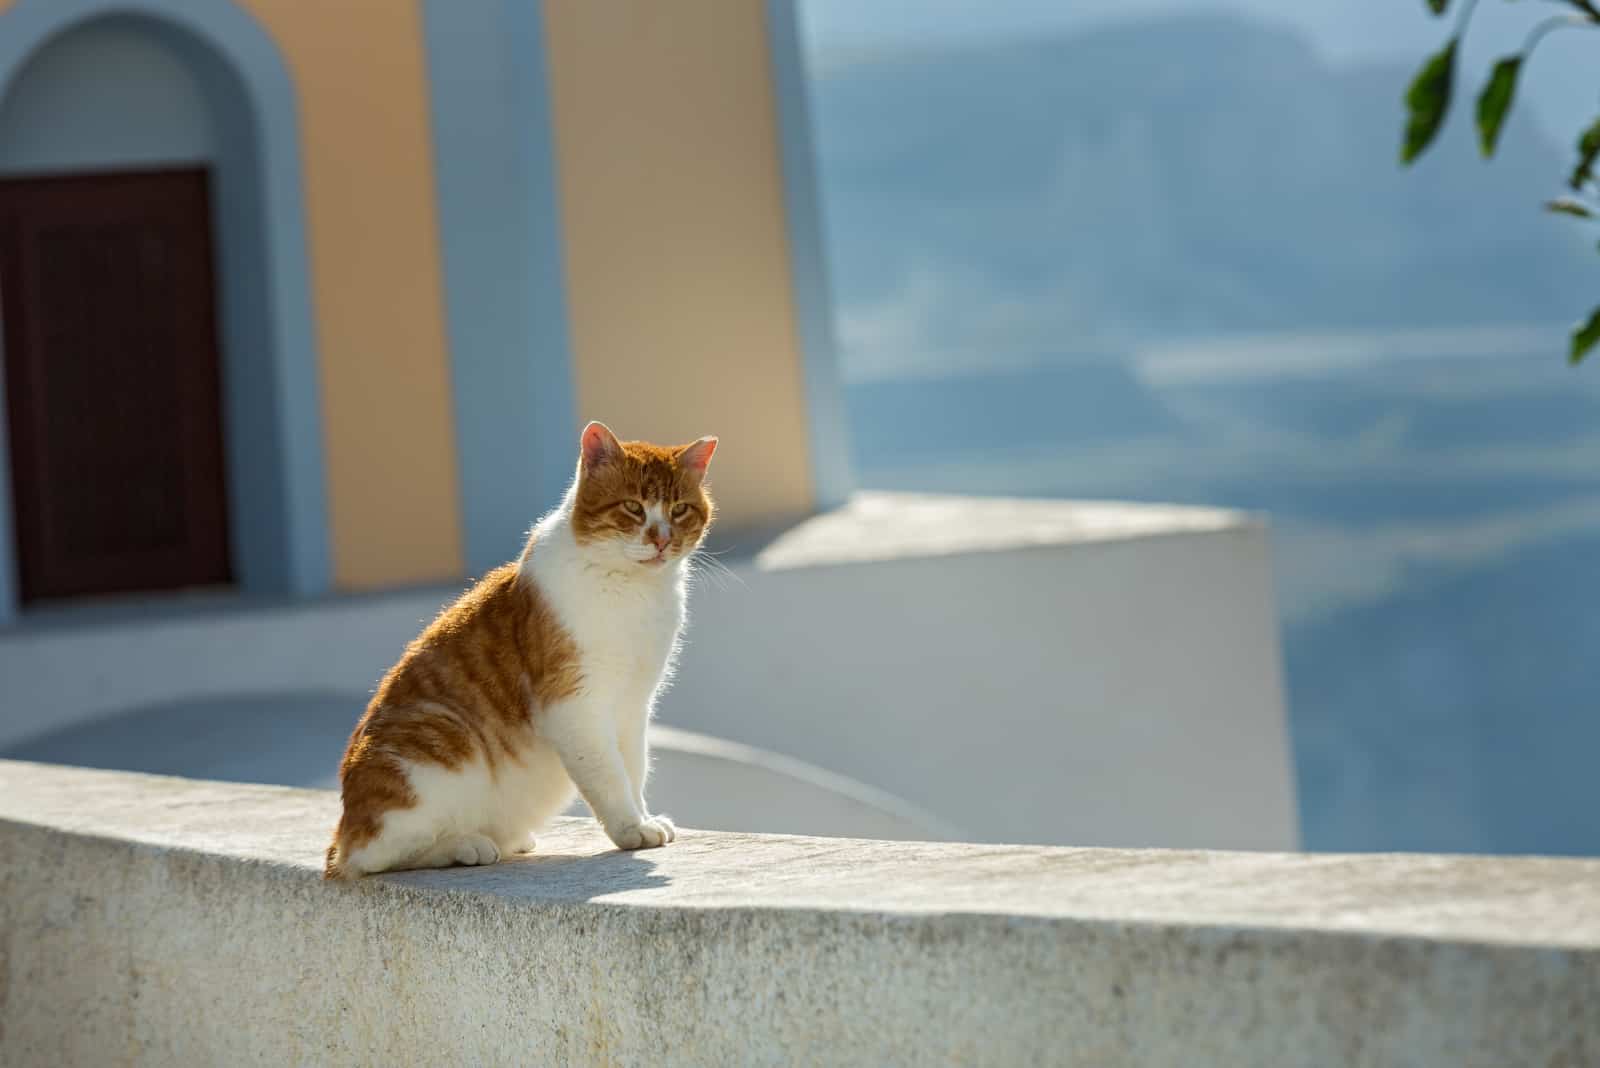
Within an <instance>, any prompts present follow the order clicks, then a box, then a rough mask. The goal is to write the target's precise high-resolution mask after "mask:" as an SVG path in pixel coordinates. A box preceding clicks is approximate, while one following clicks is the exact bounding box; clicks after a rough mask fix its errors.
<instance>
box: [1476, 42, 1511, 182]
mask: <svg viewBox="0 0 1600 1068" xmlns="http://www.w3.org/2000/svg"><path fill="white" fill-rule="evenodd" d="M1521 70H1522V57H1521V56H1507V57H1505V58H1504V59H1502V60H1501V61H1500V62H1498V63H1496V64H1495V65H1494V73H1493V74H1491V75H1489V81H1488V84H1486V85H1485V86H1484V87H1483V92H1481V93H1479V94H1478V146H1479V147H1480V148H1482V149H1483V158H1484V159H1488V158H1489V157H1490V156H1492V155H1494V146H1495V144H1496V142H1498V141H1499V140H1500V127H1501V126H1502V125H1504V123H1505V121H1506V114H1507V112H1509V111H1510V110H1511V99H1512V97H1514V96H1515V95H1516V92H1517V74H1518V73H1520V72H1521Z"/></svg>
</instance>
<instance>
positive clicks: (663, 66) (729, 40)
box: [545, 0, 814, 525]
mask: <svg viewBox="0 0 1600 1068" xmlns="http://www.w3.org/2000/svg"><path fill="white" fill-rule="evenodd" d="M545 19H546V22H545V32H546V42H547V47H548V51H549V71H550V82H551V102H552V105H553V106H552V114H553V118H554V124H555V141H556V147H557V154H558V157H559V161H558V174H559V183H560V188H561V200H562V208H563V211H562V227H563V232H564V238H565V242H566V249H565V253H566V270H567V293H568V302H569V309H570V324H571V333H572V342H573V352H574V360H573V365H574V374H575V377H576V381H577V393H578V415H579V417H580V420H587V419H602V420H605V421H606V422H608V423H610V424H611V426H612V427H613V428H614V429H615V430H616V431H617V432H618V433H619V434H621V435H623V436H625V437H630V438H649V439H654V440H657V441H667V442H678V441H687V440H690V439H692V438H695V437H698V436H699V435H701V434H717V435H719V436H720V437H721V438H722V447H721V448H720V449H719V450H718V452H717V458H716V462H715V463H714V464H713V467H712V476H713V483H714V487H715V491H716V495H717V501H718V505H719V508H720V509H721V512H722V516H723V521H724V522H725V523H728V524H730V525H747V524H757V523H761V522H765V521H769V520H773V519H778V518H782V517H791V516H794V515H796V514H798V513H802V512H805V511H808V510H809V509H810V508H811V506H812V502H813V500H814V493H813V484H812V477H811V470H810V450H809V448H808V428H807V423H806V412H805V399H804V387H803V379H802V374H801V371H802V366H801V363H800V360H801V354H800V346H799V341H798V332H797V325H796V313H795V308H794V303H793V292H792V287H791V278H790V261H789V247H788V231H787V226H786V220H785V216H784V197H783V184H782V183H783V174H782V168H781V160H780V158H779V154H778V131H777V127H776V113H775V109H774V100H773V95H772V92H773V91H772V78H771V70H770V57H769V52H768V44H767V36H766V24H765V9H764V5H763V4H760V3H756V2H754V0H695V2H693V3H651V2H643V0H547V2H546V3H545Z"/></svg>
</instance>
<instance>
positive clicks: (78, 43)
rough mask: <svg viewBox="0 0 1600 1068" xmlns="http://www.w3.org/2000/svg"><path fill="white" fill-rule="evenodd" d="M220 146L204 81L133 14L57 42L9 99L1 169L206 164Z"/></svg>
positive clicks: (0, 110) (3, 114)
mask: <svg viewBox="0 0 1600 1068" xmlns="http://www.w3.org/2000/svg"><path fill="white" fill-rule="evenodd" d="M213 144H214V135H213V132H212V124H211V115H210V111H209V109H208V107H207V106H206V100H205V94H204V90H203V89H202V87H201V85H200V82H199V80H198V79H197V78H196V77H195V75H194V73H193V72H192V71H191V70H190V69H189V68H188V66H187V64H185V63H184V61H183V59H182V58H181V57H179V56H178V55H176V54H175V53H174V51H173V50H172V49H171V48H170V47H169V46H168V45H166V44H164V43H163V42H162V41H161V40H160V39H158V38H157V36H156V35H154V34H152V33H150V32H149V28H148V27H147V26H145V25H141V24H139V23H138V22H135V21H133V20H127V19H107V20H105V21H103V22H97V23H94V24H91V25H88V26H84V27H82V28H80V29H77V30H74V31H73V32H71V33H68V34H67V35H65V36H64V37H61V38H60V39H58V40H56V41H53V42H51V43H50V44H49V45H47V46H46V47H45V48H43V49H41V50H40V51H39V52H37V53H36V54H34V56H33V57H32V58H31V59H29V60H28V63H27V65H26V66H25V67H24V68H23V69H22V71H21V72H20V73H18V74H17V76H16V78H15V80H14V81H13V82H12V83H11V88H10V90H9V91H8V92H7V93H6V95H5V98H4V99H3V100H0V174H19V173H57V172H62V171H81V170H94V169H104V168H112V167H114V168H120V169H126V168H132V167H140V166H150V165H159V164H174V163H181V164H193V163H204V162H209V161H210V160H211V159H212V156H213V148H212V146H213Z"/></svg>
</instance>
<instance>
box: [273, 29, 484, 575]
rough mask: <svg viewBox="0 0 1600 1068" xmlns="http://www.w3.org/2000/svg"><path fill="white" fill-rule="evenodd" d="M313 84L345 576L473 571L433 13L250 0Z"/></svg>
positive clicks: (323, 298)
mask: <svg viewBox="0 0 1600 1068" xmlns="http://www.w3.org/2000/svg"><path fill="white" fill-rule="evenodd" d="M245 6H247V7H248V9H249V10H250V11H251V12H252V13H253V14H254V15H255V16H256V18H257V19H258V20H259V21H260V22H261V23H262V25H263V26H264V27H265V28H266V29H267V32H268V33H270V34H271V35H272V37H273V39H274V40H276V41H277V42H278V45H279V47H280V48H281V49H282V51H283V54H284V59H285V62H286V64H287V66H288V67H289V69H290V71H291V73H292V75H293V77H294V79H295V82H296V86H297V88H298V90H299V98H300V127H301V137H302V142H303V158H304V163H305V181H306V211H307V215H308V217H309V218H308V223H309V225H308V240H309V244H310V251H311V261H312V275H313V283H314V285H313V290H312V292H313V295H314V300H315V305H316V307H315V312H316V319H317V340H318V345H319V348H320V351H321V361H322V402H323V418H324V426H325V434H326V452H327V462H328V472H327V474H328V495H329V502H328V504H329V521H330V524H331V526H332V528H333V529H332V538H331V541H332V544H333V567H334V580H335V582H336V583H337V584H338V585H339V586H341V587H344V588H349V589H356V588H369V587H375V586H383V585H391V584H398V583H407V582H420V581H427V580H432V579H442V578H447V577H453V576H456V575H458V574H460V573H461V570H462V564H461V531H460V504H459V500H460V498H459V493H458V488H457V484H456V456H455V434H454V427H453V422H452V417H451V409H450V394H449V388H450V376H449V368H448V366H447V363H446V361H447V359H448V356H447V349H446V344H445V333H444V317H443V316H444V313H443V293H442V290H441V276H440V261H439V241H438V234H437V229H436V227H437V223H436V217H435V200H434V178H433V157H432V148H431V142H430V131H429V126H428V114H429V113H428V90H427V72H426V65H425V60H424V45H423V36H422V33H423V30H422V13H421V10H420V7H419V5H418V4H417V3H415V2H403V3H402V2H398V0H344V2H340V3H316V4H311V3H306V2H304V0H248V2H247V3H246V5H245Z"/></svg>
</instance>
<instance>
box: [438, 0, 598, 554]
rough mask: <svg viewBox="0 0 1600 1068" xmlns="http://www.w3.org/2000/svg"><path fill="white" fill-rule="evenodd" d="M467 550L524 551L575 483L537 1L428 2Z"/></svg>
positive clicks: (559, 254) (572, 416) (573, 431)
mask: <svg viewBox="0 0 1600 1068" xmlns="http://www.w3.org/2000/svg"><path fill="white" fill-rule="evenodd" d="M423 14H424V27H425V30H426V34H427V53H428V75H429V79H430V86H431V106H432V119H433V140H434V168H435V169H434V174H435V182H436V186H437V189H438V197H439V229H440V235H441V242H442V245H443V256H444V279H445V299H446V305H445V308H446V316H447V325H448V333H449V341H450V368H451V384H452V387H453V394H454V402H455V423H456V442H457V462H458V463H459V465H460V479H461V497H462V526H463V531H464V551H465V557H466V562H467V567H468V569H469V571H471V572H472V573H474V574H481V573H483V572H484V571H485V570H487V569H488V568H491V567H494V566H495V565H497V564H500V563H503V562H505V561H506V560H507V559H509V558H511V557H512V556H514V555H516V553H517V552H518V550H519V549H520V548H521V544H522V538H523V535H524V534H525V533H526V531H527V529H528V527H529V526H530V525H532V522H533V520H534V519H535V518H537V517H538V515H539V514H540V513H541V512H543V511H545V510H547V509H549V508H550V507H552V506H553V505H555V503H556V502H557V500H558V499H559V498H560V495H561V493H562V491H563V490H564V489H565V487H566V483H567V481H568V479H570V478H571V476H572V455H573V441H574V439H575V438H576V436H577V427H576V425H575V420H576V415H575V414H574V407H575V401H574V393H573V381H572V365H571V349H570V342H569V339H568V327H567V307H566V295H565V290H564V282H563V277H564V270H563V263H562V245H561V224H560V205H559V202H558V198H557V189H556V177H555V151H554V147H553V144H552V134H551V126H550V111H549V105H548V89H547V86H546V77H545V44H544V27H543V16H542V14H541V11H540V5H538V4H536V3H529V2H525V0H482V2H477V3H467V4H464V3H460V2H459V0H425V2H424V5H423Z"/></svg>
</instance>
